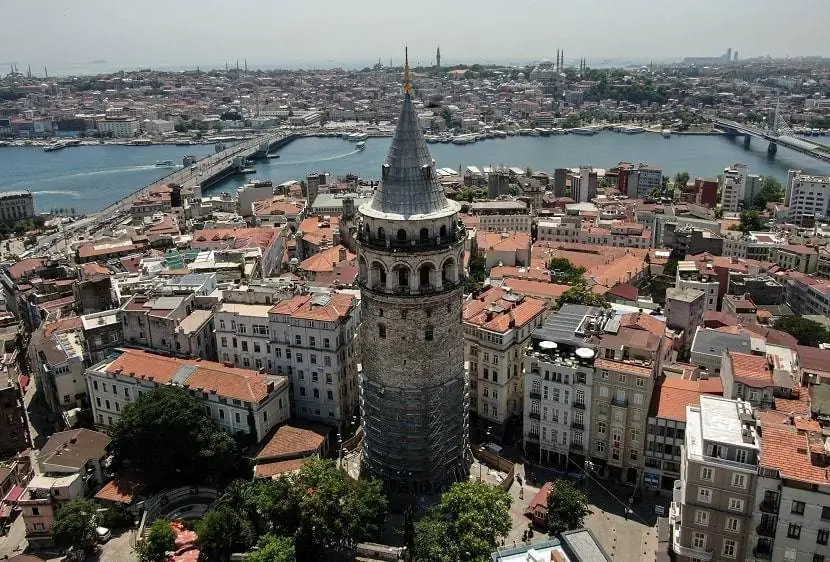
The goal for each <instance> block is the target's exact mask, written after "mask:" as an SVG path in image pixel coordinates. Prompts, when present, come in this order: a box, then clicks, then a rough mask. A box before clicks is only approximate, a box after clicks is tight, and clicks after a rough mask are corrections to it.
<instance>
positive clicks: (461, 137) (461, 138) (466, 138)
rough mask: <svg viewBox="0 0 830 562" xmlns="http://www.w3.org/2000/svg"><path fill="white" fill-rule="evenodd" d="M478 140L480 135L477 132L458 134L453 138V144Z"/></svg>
mask: <svg viewBox="0 0 830 562" xmlns="http://www.w3.org/2000/svg"><path fill="white" fill-rule="evenodd" d="M477 140H478V135H475V134H472V133H471V134H466V135H456V136H454V137H453V138H452V143H453V144H471V143H474V142H476V141H477Z"/></svg>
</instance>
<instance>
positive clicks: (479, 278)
mask: <svg viewBox="0 0 830 562" xmlns="http://www.w3.org/2000/svg"><path fill="white" fill-rule="evenodd" d="M486 279H487V260H486V259H485V258H484V256H483V255H481V253H480V252H478V251H473V252H472V253H471V255H470V274H469V275H467V278H466V279H465V280H464V292H465V293H472V294H473V295H477V294H479V293H480V292H481V291H482V289H483V288H484V281H485V280H486Z"/></svg>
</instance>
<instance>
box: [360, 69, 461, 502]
mask: <svg viewBox="0 0 830 562" xmlns="http://www.w3.org/2000/svg"><path fill="white" fill-rule="evenodd" d="M408 76H409V67H408V65H407V66H406V78H405V86H404V90H405V93H404V101H403V107H402V108H401V112H400V115H399V117H398V122H397V127H396V129H395V134H394V136H393V138H392V144H391V147H390V149H389V154H388V156H387V158H386V161H385V162H384V164H383V166H382V168H381V185H380V186H379V187H378V189H377V190H376V191H375V195H374V198H373V199H372V201H371V202H370V203H364V204H363V205H361V206H360V215H361V224H360V227H359V230H358V235H357V247H358V267H359V282H360V287H361V299H362V303H361V306H362V308H363V311H362V316H363V324H362V330H363V332H362V338H363V340H364V341H371V342H372V345H371V346H365V347H364V348H363V353H362V357H363V363H362V364H363V372H362V374H361V377H360V408H361V414H362V419H363V429H364V450H363V454H364V457H363V462H364V468H365V469H366V470H367V472H369V473H371V474H373V475H376V476H378V477H380V478H381V479H382V480H384V482H385V483H386V485H387V487H389V488H390V489H393V490H397V491H400V492H403V493H434V492H438V491H440V490H443V489H445V488H446V487H448V486H450V485H451V484H452V483H454V482H456V481H459V480H464V479H466V477H467V475H468V471H469V463H470V449H469V442H468V425H469V421H468V411H467V410H468V406H469V390H468V382H467V380H466V378H465V373H464V355H463V354H464V346H463V335H462V323H461V314H462V302H461V296H462V291H463V287H462V278H463V267H462V264H463V258H464V255H463V253H464V242H465V239H466V231H465V229H464V228H463V226H462V225H461V224H460V222H459V217H458V212H459V210H460V205H459V204H458V203H456V202H455V201H451V200H448V199H447V198H446V196H445V195H444V189H443V188H442V187H441V185H440V184H439V183H438V180H437V175H436V171H435V165H434V163H433V161H432V158H431V157H430V155H429V151H428V150H427V146H426V143H425V141H424V137H423V134H422V133H421V129H420V127H419V126H418V116H417V114H416V112H415V108H414V106H413V103H412V96H411V93H410V92H411V86H410V85H409V81H408Z"/></svg>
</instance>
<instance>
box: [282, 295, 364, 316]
mask: <svg viewBox="0 0 830 562" xmlns="http://www.w3.org/2000/svg"><path fill="white" fill-rule="evenodd" d="M319 299H321V297H320V296H315V295H297V296H295V297H292V298H290V299H286V300H284V301H281V302H280V303H278V304H277V305H275V306H274V308H272V309H271V310H270V314H287V315H289V316H291V317H293V318H302V319H305V320H322V321H324V322H336V321H338V320H340V319H342V318H345V317H346V316H348V315H349V313H350V311H351V310H352V307H353V306H354V302H355V299H354V297H353V296H352V295H349V294H347V293H332V294H331V295H330V296H329V299H328V302H327V303H326V304H321V302H323V301H321V300H319Z"/></svg>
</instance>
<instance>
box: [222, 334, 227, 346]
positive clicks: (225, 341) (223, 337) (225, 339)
mask: <svg viewBox="0 0 830 562" xmlns="http://www.w3.org/2000/svg"><path fill="white" fill-rule="evenodd" d="M222 347H228V338H226V337H225V336H222Z"/></svg>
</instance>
